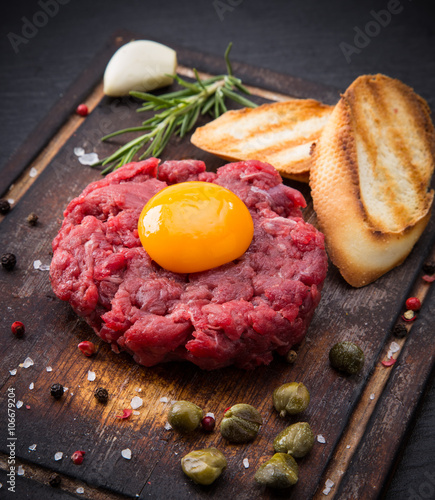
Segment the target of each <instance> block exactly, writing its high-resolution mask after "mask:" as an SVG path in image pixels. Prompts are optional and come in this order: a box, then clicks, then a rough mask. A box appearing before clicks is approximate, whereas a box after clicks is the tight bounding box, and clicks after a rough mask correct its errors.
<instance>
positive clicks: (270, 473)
mask: <svg viewBox="0 0 435 500" xmlns="http://www.w3.org/2000/svg"><path fill="white" fill-rule="evenodd" d="M298 473H299V467H298V464H297V463H296V460H295V459H294V458H293V457H292V456H291V455H289V454H287V453H275V455H273V457H272V458H271V459H270V460H268V461H267V462H265V463H264V464H263V465H261V466H260V468H259V469H258V471H257V472H256V474H255V476H254V478H255V480H256V481H257V483H260V484H262V485H264V486H270V487H271V488H280V489H281V488H289V487H290V486H293V485H294V484H296V483H297V482H298Z"/></svg>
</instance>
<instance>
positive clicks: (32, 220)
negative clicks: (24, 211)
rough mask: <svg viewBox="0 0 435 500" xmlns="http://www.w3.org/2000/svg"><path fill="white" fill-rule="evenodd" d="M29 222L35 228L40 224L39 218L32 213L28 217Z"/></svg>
mask: <svg viewBox="0 0 435 500" xmlns="http://www.w3.org/2000/svg"><path fill="white" fill-rule="evenodd" d="M27 222H28V223H29V224H30V225H31V226H35V225H36V223H37V222H38V216H37V215H36V214H35V213H34V212H32V213H31V214H29V215H28V216H27Z"/></svg>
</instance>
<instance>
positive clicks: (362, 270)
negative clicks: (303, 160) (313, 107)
mask: <svg viewBox="0 0 435 500" xmlns="http://www.w3.org/2000/svg"><path fill="white" fill-rule="evenodd" d="M434 155H435V131H434V127H433V124H432V122H431V119H430V110H429V107H428V105H427V103H426V102H425V101H424V100H423V99H422V98H421V97H420V96H418V95H417V94H415V93H414V92H413V90H412V89H411V88H410V87H408V86H406V85H405V84H403V83H402V82H400V81H398V80H394V79H392V78H389V77H387V76H384V75H374V76H372V75H365V76H361V77H359V78H357V79H356V80H355V81H354V82H353V83H352V85H351V86H350V87H349V88H348V89H347V90H346V92H345V93H344V94H343V95H342V97H341V99H340V101H339V102H338V104H337V106H336V107H335V109H334V111H333V113H332V115H331V118H330V120H329V122H328V123H327V125H326V126H325V128H324V129H323V132H322V135H321V137H320V139H319V140H318V142H317V144H316V146H315V148H314V152H313V164H312V168H311V171H310V185H311V192H312V197H313V202H314V209H315V211H316V213H317V217H318V222H319V225H320V228H321V230H322V231H323V232H324V233H325V237H326V244H327V249H328V253H329V256H330V258H331V260H332V262H333V263H334V264H335V265H336V266H337V267H338V268H339V269H340V272H341V274H342V275H343V277H344V279H345V280H346V281H347V282H348V283H349V284H351V285H352V286H355V287H360V286H364V285H367V284H368V283H370V282H372V281H374V280H376V279H377V278H378V277H380V276H381V275H382V274H384V273H386V272H387V271H389V270H390V269H392V268H393V267H395V266H397V265H398V264H400V263H401V262H403V260H404V259H405V258H406V257H407V255H408V254H409V252H410V251H411V249H412V247H413V246H414V244H415V242H416V241H417V240H418V238H419V237H420V235H421V233H422V232H423V230H424V228H425V226H426V224H427V222H428V220H429V217H430V210H431V206H432V202H433V197H434V193H433V191H431V190H429V183H430V179H431V176H432V173H433V170H434Z"/></svg>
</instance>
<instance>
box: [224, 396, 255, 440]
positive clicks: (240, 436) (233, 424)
mask: <svg viewBox="0 0 435 500" xmlns="http://www.w3.org/2000/svg"><path fill="white" fill-rule="evenodd" d="M262 424H263V419H262V418H261V415H260V414H259V413H258V411H257V410H256V409H255V408H254V407H253V406H251V405H247V404H237V405H234V406H232V407H231V408H229V409H228V410H227V411H226V412H225V413H224V417H223V419H222V422H221V434H222V436H223V437H224V438H225V439H228V441H231V442H233V443H246V442H247V441H251V440H252V439H254V438H255V436H256V435H257V434H258V431H259V430H260V426H261V425H262Z"/></svg>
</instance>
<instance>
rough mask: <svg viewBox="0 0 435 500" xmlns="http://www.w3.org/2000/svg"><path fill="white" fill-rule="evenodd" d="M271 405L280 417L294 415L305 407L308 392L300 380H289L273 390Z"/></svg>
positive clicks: (307, 401) (308, 395)
mask: <svg viewBox="0 0 435 500" xmlns="http://www.w3.org/2000/svg"><path fill="white" fill-rule="evenodd" d="M272 399H273V406H274V407H275V409H276V410H277V411H279V414H280V415H281V417H285V416H286V415H287V414H288V415H296V414H297V413H301V412H303V411H304V410H306V409H307V407H308V403H309V402H310V393H309V392H308V389H307V388H306V387H305V386H304V384H303V383H302V382H290V383H288V384H284V385H281V386H280V387H278V388H277V389H275V390H274V391H273V396H272Z"/></svg>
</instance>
